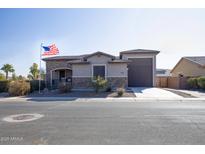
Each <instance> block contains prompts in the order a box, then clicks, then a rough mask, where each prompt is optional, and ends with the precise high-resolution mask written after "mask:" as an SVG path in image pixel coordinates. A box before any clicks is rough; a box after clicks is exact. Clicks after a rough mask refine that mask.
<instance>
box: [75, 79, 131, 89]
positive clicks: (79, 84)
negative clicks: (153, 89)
mask: <svg viewBox="0 0 205 154" xmlns="http://www.w3.org/2000/svg"><path fill="white" fill-rule="evenodd" d="M107 81H108V84H109V85H111V87H112V88H118V87H124V88H127V85H128V80H127V77H108V78H107ZM72 86H73V88H82V89H86V88H92V79H91V78H89V77H80V78H77V77H74V78H72Z"/></svg>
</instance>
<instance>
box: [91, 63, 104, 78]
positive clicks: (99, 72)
mask: <svg viewBox="0 0 205 154" xmlns="http://www.w3.org/2000/svg"><path fill="white" fill-rule="evenodd" d="M97 76H100V77H102V78H105V66H104V65H100V66H98V65H96V66H93V77H97Z"/></svg>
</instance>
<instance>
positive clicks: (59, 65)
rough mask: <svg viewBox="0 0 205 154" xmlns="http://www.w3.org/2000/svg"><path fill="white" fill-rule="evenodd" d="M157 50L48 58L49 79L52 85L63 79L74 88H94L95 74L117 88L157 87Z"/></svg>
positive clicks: (54, 85)
mask: <svg viewBox="0 0 205 154" xmlns="http://www.w3.org/2000/svg"><path fill="white" fill-rule="evenodd" d="M158 53H159V51H155V50H142V49H138V50H129V51H122V52H120V55H119V57H116V56H113V55H110V54H107V53H104V52H99V51H98V52H95V53H92V54H86V55H79V56H56V57H49V58H44V59H43V60H44V61H45V62H46V80H47V82H48V83H49V85H50V86H51V87H56V86H57V85H58V83H59V82H61V81H65V82H71V83H72V86H73V88H74V89H75V88H77V89H79V88H80V89H82V88H91V87H92V80H93V77H95V76H101V77H103V78H105V79H107V80H108V83H109V84H110V85H111V86H112V87H114V88H116V87H138V86H139V87H152V86H155V73H156V55H157V54H158Z"/></svg>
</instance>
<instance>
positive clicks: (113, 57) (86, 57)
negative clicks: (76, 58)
mask: <svg viewBox="0 0 205 154" xmlns="http://www.w3.org/2000/svg"><path fill="white" fill-rule="evenodd" d="M95 55H104V56H107V57H110V58H112V59H115V56H113V55H110V54H107V53H105V52H100V51H97V52H94V53H92V54H89V55H87V56H85V57H84V59H88V58H89V57H93V56H95Z"/></svg>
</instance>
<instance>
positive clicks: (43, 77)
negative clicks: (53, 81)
mask: <svg viewBox="0 0 205 154" xmlns="http://www.w3.org/2000/svg"><path fill="white" fill-rule="evenodd" d="M45 79H46V73H45V71H44V70H41V80H45Z"/></svg>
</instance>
